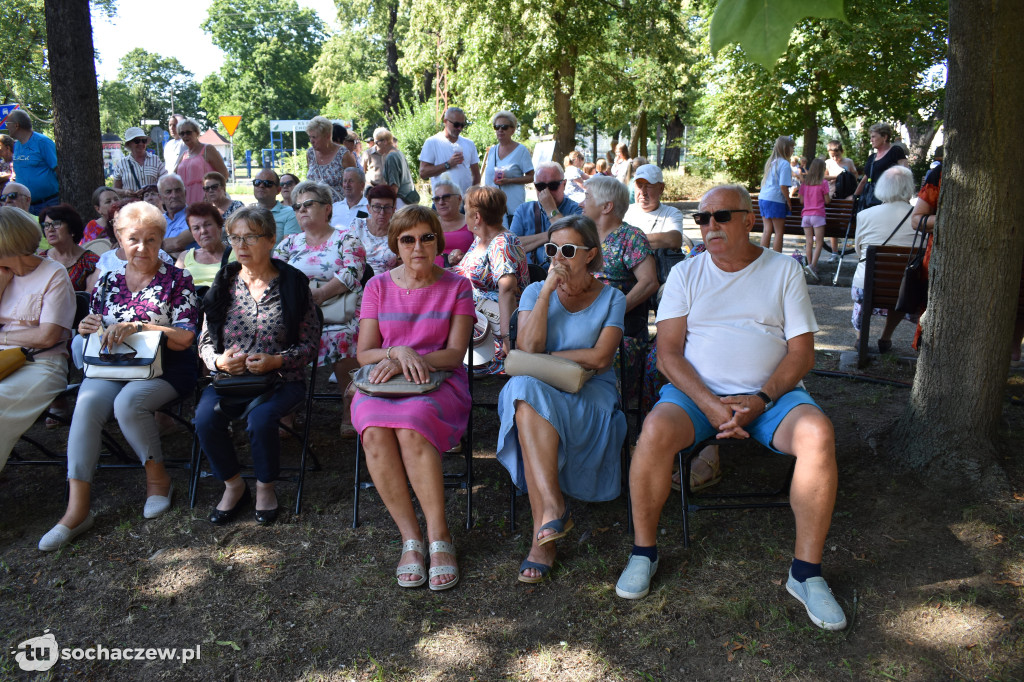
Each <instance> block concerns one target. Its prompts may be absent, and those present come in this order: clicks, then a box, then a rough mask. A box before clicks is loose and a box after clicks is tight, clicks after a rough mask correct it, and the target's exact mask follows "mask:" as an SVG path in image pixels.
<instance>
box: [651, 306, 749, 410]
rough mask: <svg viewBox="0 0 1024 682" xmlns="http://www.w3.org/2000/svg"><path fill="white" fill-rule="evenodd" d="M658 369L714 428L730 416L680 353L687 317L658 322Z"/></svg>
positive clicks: (684, 337)
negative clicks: (697, 408) (695, 404)
mask: <svg viewBox="0 0 1024 682" xmlns="http://www.w3.org/2000/svg"><path fill="white" fill-rule="evenodd" d="M655 343H656V344H657V348H658V371H660V372H661V373H662V374H663V375H664V376H665V378H666V379H668V380H669V381H670V382H672V385H673V386H675V387H676V388H678V389H679V390H680V391H682V392H683V393H685V394H686V395H687V397H689V398H690V400H692V401H693V402H695V403H697V407H699V408H700V411H701V412H703V413H704V414H705V415H706V416H707V418H708V421H709V422H711V425H712V426H714V427H715V428H716V429H717V428H718V427H719V426H721V425H722V424H724V423H725V422H727V421H729V419H731V418H732V410H731V409H730V408H729V407H727V406H726V405H723V404H722V401H721V400H720V399H719V397H718V396H717V395H715V394H714V393H712V392H711V389H709V388H708V387H707V386H705V385H704V382H703V381H702V380H701V378H700V375H698V374H697V370H696V369H694V367H693V365H691V364H690V361H689V360H687V359H686V358H685V357H684V356H683V352H684V350H685V348H686V317H685V316H684V317H674V318H672V319H668V320H662V321H661V322H659V323H658V336H657V340H656V342H655Z"/></svg>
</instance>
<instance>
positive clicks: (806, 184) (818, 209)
mask: <svg viewBox="0 0 1024 682" xmlns="http://www.w3.org/2000/svg"><path fill="white" fill-rule="evenodd" d="M800 197H801V199H803V204H804V207H803V210H802V211H801V212H800V225H801V227H803V228H804V240H805V241H806V246H805V247H804V249H805V251H806V259H807V260H806V264H805V265H804V270H805V271H806V272H807V274H809V275H810V276H811V279H813V280H814V281H815V282H820V281H821V278H820V277H818V257H819V256H821V247H822V244H823V243H824V242H823V240H824V238H825V206H826V205H827V204H828V203H829V202H830V201H831V199H830V198H829V195H828V182H827V181H826V180H825V161H824V160H823V159H815V160H814V161H811V166H810V168H808V169H807V173H806V174H805V175H804V181H803V184H801V185H800Z"/></svg>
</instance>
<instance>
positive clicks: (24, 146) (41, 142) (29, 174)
mask: <svg viewBox="0 0 1024 682" xmlns="http://www.w3.org/2000/svg"><path fill="white" fill-rule="evenodd" d="M7 128H8V130H9V131H10V134H11V137H13V138H14V174H15V176H16V177H17V178H18V182H20V183H21V184H22V185H24V186H25V187H27V188H28V190H29V192H30V193H31V195H32V205H31V206H30V207H29V211H30V212H31V213H32V214H33V215H39V213H40V211H42V210H43V209H44V208H46V207H47V206H56V205H57V204H58V203H60V188H59V186H58V184H57V145H55V144H54V143H53V140H51V139H50V138H48V137H47V136H46V135H43V134H41V133H37V132H35V131H34V130H32V119H31V118H29V116H28V114H26V113H25V112H24V111H22V110H21V109H15V110H14V111H12V112H11V113H10V115H9V116H8V117H7Z"/></svg>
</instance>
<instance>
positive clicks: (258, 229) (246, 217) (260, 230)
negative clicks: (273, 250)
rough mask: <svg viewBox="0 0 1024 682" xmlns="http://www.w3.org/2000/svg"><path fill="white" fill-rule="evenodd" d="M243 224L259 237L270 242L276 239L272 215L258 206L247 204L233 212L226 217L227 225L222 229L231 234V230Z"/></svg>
mask: <svg viewBox="0 0 1024 682" xmlns="http://www.w3.org/2000/svg"><path fill="white" fill-rule="evenodd" d="M243 223H244V224H246V225H248V226H249V228H250V229H251V230H252V231H253V232H255V233H257V234H258V235H259V236H261V237H266V238H267V239H269V240H271V241H275V240H276V239H277V222H276V221H275V220H274V214H273V213H271V212H270V211H269V210H267V209H265V208H263V207H262V206H260V205H259V204H249V205H248V206H243V207H242V208H239V209H237V210H235V211H233V212H232V213H231V215H230V216H228V224H227V225H225V226H224V228H225V230H227V233H228V234H232V232H231V230H233V229H234V228H235V227H236V226H240V225H241V224H243Z"/></svg>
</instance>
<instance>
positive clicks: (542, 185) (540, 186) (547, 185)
mask: <svg viewBox="0 0 1024 682" xmlns="http://www.w3.org/2000/svg"><path fill="white" fill-rule="evenodd" d="M563 182H565V181H564V180H556V181H554V182H535V183H533V186H534V187H536V188H537V191H538V192H543V191H544V190H546V189H549V190H551V191H552V192H554V191H555V190H556V189H558V188H559V187H560V186H561V185H562V183H563Z"/></svg>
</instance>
